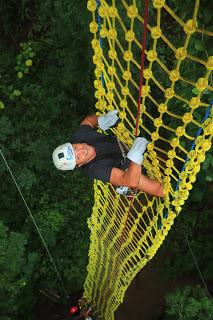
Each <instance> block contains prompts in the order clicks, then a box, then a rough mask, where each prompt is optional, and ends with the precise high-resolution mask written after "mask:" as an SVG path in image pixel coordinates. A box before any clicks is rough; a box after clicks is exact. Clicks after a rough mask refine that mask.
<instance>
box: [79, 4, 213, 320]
mask: <svg viewBox="0 0 213 320" xmlns="http://www.w3.org/2000/svg"><path fill="white" fill-rule="evenodd" d="M191 2H192V1H191ZM170 3H171V1H170ZM180 3H181V1H180ZM87 8H88V10H89V11H90V12H91V13H92V22H91V23H90V25H89V28H90V32H91V33H92V34H93V35H94V38H93V40H92V48H93V50H94V55H93V62H94V64H95V72H94V73H95V77H96V79H95V81H94V86H95V89H96V91H95V97H96V98H97V103H96V108H97V109H98V110H97V114H98V115H99V114H102V113H105V112H107V111H109V110H112V109H117V110H119V117H120V119H121V122H120V123H119V125H118V126H117V128H116V129H113V130H112V131H113V132H114V133H115V134H116V135H117V136H118V138H120V139H121V140H122V141H123V142H125V143H126V144H127V145H128V146H129V147H130V146H131V145H132V142H133V140H134V138H135V123H136V116H137V108H138V103H137V100H138V96H137V95H138V90H139V74H140V68H141V62H140V61H141V49H142V45H141V39H142V33H143V24H144V17H143V12H144V3H142V1H128V3H127V1H124V0H120V1H115V0H114V1H113V0H112V1H95V0H90V1H88V3H87ZM198 13H199V1H195V2H193V4H192V7H191V12H187V13H185V16H187V15H188V17H187V19H185V21H183V19H181V15H180V14H179V15H178V13H175V12H174V11H173V10H172V8H170V7H169V5H167V4H166V1H164V0H154V1H150V3H149V20H148V26H147V44H146V50H145V57H146V62H145V69H144V81H143V87H142V95H141V105H140V117H139V131H140V135H141V136H145V137H146V138H147V139H148V140H149V141H150V143H149V145H148V147H147V152H146V154H145V157H144V162H143V167H144V168H145V169H146V170H147V175H148V176H149V177H151V178H153V179H156V180H158V181H160V182H162V183H163V185H164V189H165V190H166V193H167V196H166V197H165V199H159V198H155V197H154V198H152V197H150V196H148V195H147V194H144V193H143V192H141V193H139V194H137V195H135V196H134V198H133V199H129V198H126V197H125V196H123V195H118V194H117V193H116V191H115V188H114V187H113V186H111V185H110V184H104V183H102V182H100V181H95V183H94V196H95V204H94V208H93V213H92V216H91V218H90V219H89V221H88V225H89V228H90V230H91V244H90V250H89V264H88V267H87V270H88V275H87V278H86V281H85V284H84V297H85V299H86V301H87V302H88V303H89V304H91V305H92V306H93V308H94V311H95V315H96V316H97V318H98V319H106V320H113V319H114V312H115V310H116V309H117V307H118V306H119V304H120V303H121V302H122V301H123V298H124V294H125V291H126V289H127V288H128V286H129V285H130V283H131V281H132V280H133V278H134V277H135V276H136V274H137V273H138V272H139V270H141V269H142V268H143V267H144V266H145V265H146V263H147V262H148V261H149V260H150V259H151V258H152V257H153V256H154V255H155V253H156V251H157V250H158V248H159V247H160V246H161V244H162V243H163V241H164V239H165V237H166V235H167V234H168V231H169V230H170V228H171V226H172V225H173V223H174V219H175V217H176V216H177V215H178V214H179V213H180V211H181V208H182V206H183V204H184V202H185V201H186V199H187V198H188V196H189V191H190V190H191V189H192V185H193V183H194V182H195V181H196V175H197V173H198V172H199V170H200V165H201V163H202V162H203V161H204V160H205V154H206V152H207V151H208V150H209V149H210V147H211V138H212V134H213V124H212V120H211V113H212V110H210V109H212V108H211V107H209V100H208V99H209V94H211V92H212V87H211V71H212V69H213V56H208V52H207V49H206V46H205V41H209V39H210V38H209V37H211V36H212V35H213V33H212V32H210V31H208V30H204V28H203V26H202V25H200V26H199V19H198ZM198 40H199V41H198ZM204 40H205V41H204ZM195 42H196V45H197V51H196V49H195V48H194V43H195ZM202 45H203V47H202ZM210 106H211V104H210Z"/></svg>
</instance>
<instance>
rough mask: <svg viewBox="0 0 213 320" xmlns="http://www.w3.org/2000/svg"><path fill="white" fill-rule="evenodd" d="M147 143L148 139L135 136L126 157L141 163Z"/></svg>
mask: <svg viewBox="0 0 213 320" xmlns="http://www.w3.org/2000/svg"><path fill="white" fill-rule="evenodd" d="M148 143H149V141H148V140H146V139H145V138H141V137H138V138H136V139H135V141H134V143H133V145H132V147H131V149H130V150H129V152H128V153H127V158H128V159H130V160H131V161H133V162H135V163H137V164H141V163H142V161H143V154H144V152H145V150H146V146H147V144H148Z"/></svg>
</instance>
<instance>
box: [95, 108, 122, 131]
mask: <svg viewBox="0 0 213 320" xmlns="http://www.w3.org/2000/svg"><path fill="white" fill-rule="evenodd" d="M117 113H118V111H117V110H112V111H109V112H108V113H107V114H104V115H102V116H100V117H98V125H99V127H100V128H101V129H102V130H108V129H109V128H110V127H112V126H113V125H114V124H115V123H116V121H117V120H118V119H119V118H118V116H117Z"/></svg>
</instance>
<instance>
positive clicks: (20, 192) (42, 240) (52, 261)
mask: <svg viewBox="0 0 213 320" xmlns="http://www.w3.org/2000/svg"><path fill="white" fill-rule="evenodd" d="M0 153H1V156H2V159H3V161H4V163H5V165H6V167H7V169H8V171H9V173H10V175H11V177H12V179H13V181H14V183H15V186H16V188H17V190H18V192H19V194H20V196H21V198H22V200H23V202H24V205H25V207H26V209H27V211H28V213H29V215H30V218H31V219H32V221H33V224H34V226H35V228H36V231H37V232H38V235H39V237H40V239H41V242H42V244H43V245H44V248H45V250H46V252H47V255H48V256H49V258H50V261H51V263H52V265H53V267H54V270H55V272H56V275H57V278H58V280H59V283H60V284H61V287H62V288H63V291H64V292H65V294H67V290H66V288H65V286H64V283H63V280H62V277H61V275H60V273H59V271H58V268H57V267H56V264H55V262H54V260H53V257H52V255H51V253H50V251H49V249H48V246H47V244H46V242H45V240H44V238H43V236H42V233H41V231H40V229H39V227H38V224H37V223H36V221H35V219H34V217H33V214H32V212H31V210H30V208H29V206H28V204H27V202H26V200H25V198H24V196H23V193H22V191H21V189H20V187H19V185H18V183H17V181H16V179H15V177H14V175H13V173H12V171H11V169H10V167H9V165H8V162H7V160H6V158H5V156H4V154H3V152H2V150H1V149H0Z"/></svg>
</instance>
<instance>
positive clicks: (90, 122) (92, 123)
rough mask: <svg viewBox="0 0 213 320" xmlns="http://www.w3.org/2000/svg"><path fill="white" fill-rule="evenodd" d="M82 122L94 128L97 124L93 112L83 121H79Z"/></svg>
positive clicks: (96, 118)
mask: <svg viewBox="0 0 213 320" xmlns="http://www.w3.org/2000/svg"><path fill="white" fill-rule="evenodd" d="M83 124H86V125H88V126H90V127H92V128H96V127H97V126H98V117H97V116H96V115H95V114H91V115H88V116H86V118H84V120H83V121H81V123H80V125H83Z"/></svg>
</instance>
